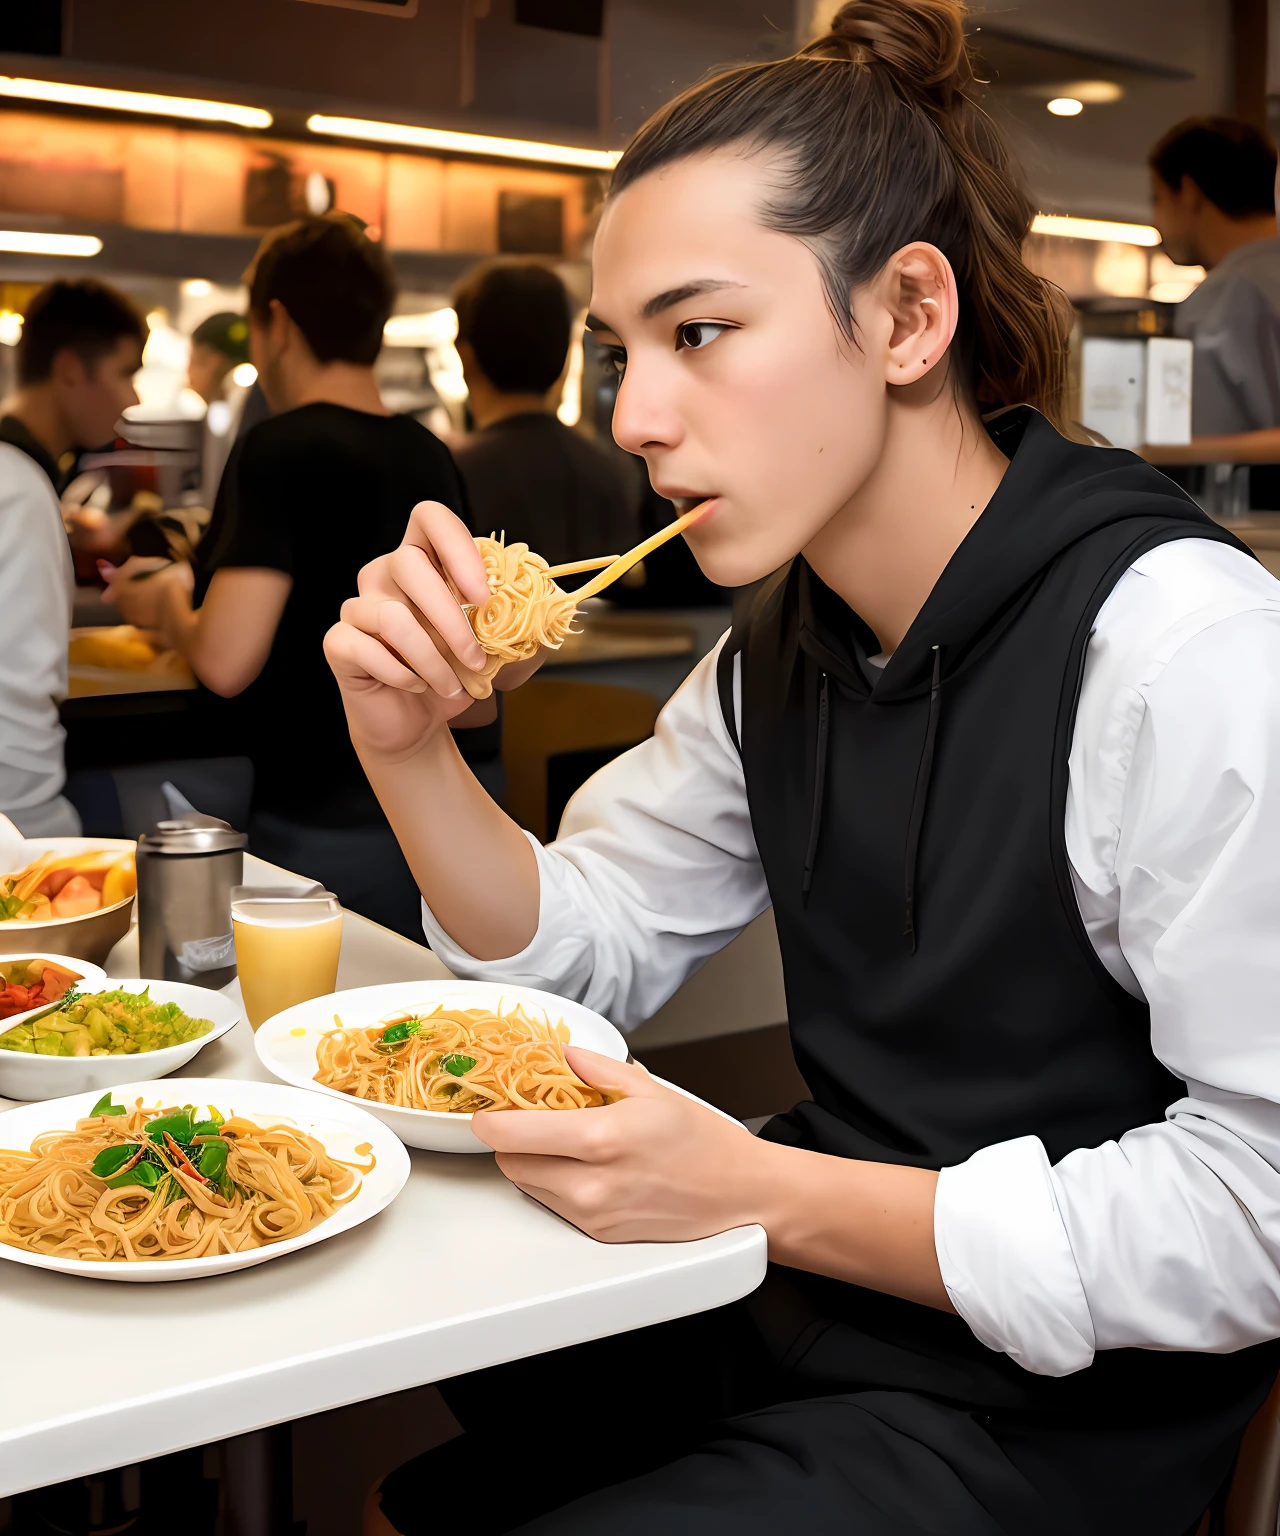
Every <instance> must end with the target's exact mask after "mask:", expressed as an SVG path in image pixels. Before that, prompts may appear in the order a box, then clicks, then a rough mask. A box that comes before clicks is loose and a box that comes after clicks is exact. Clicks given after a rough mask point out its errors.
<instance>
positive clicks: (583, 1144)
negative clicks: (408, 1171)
mask: <svg viewBox="0 0 1280 1536" xmlns="http://www.w3.org/2000/svg"><path fill="white" fill-rule="evenodd" d="M613 1107H614V1106H606V1107H605V1108H604V1109H499V1110H486V1111H480V1112H478V1113H477V1114H475V1115H474V1116H473V1117H472V1120H471V1129H472V1130H473V1131H474V1132H475V1133H476V1135H477V1136H478V1137H479V1138H480V1140H481V1141H483V1142H484V1144H485V1145H486V1146H488V1147H492V1148H493V1150H494V1151H495V1152H528V1153H533V1154H536V1155H537V1156H538V1157H541V1158H545V1157H567V1158H576V1159H578V1160H580V1161H584V1162H600V1161H603V1160H604V1159H606V1158H608V1157H610V1156H613V1155H616V1150H617V1148H618V1147H619V1146H620V1144H621V1142H620V1138H619V1135H618V1132H617V1129H616V1127H614V1126H613V1125H612V1124H605V1123H604V1122H605V1121H608V1120H610V1119H611V1114H612V1109H613Z"/></svg>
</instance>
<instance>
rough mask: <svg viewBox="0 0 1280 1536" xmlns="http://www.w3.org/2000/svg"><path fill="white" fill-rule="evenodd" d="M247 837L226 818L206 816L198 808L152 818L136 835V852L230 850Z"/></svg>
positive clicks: (182, 852)
mask: <svg viewBox="0 0 1280 1536" xmlns="http://www.w3.org/2000/svg"><path fill="white" fill-rule="evenodd" d="M248 841H249V839H248V837H247V836H246V835H245V833H243V832H237V831H236V829H235V828H234V827H233V826H232V825H231V823H230V822H227V821H220V820H219V819H218V818H217V817H216V816H206V815H204V814H203V812H201V811H191V812H190V813H189V814H187V815H185V816H175V817H173V818H172V819H171V820H169V821H158V822H156V824H155V826H154V827H152V829H151V830H150V832H144V833H143V834H142V836H141V837H140V838H139V839H138V852H139V853H164V854H193V853H232V852H234V851H235V850H236V849H237V848H243V847H245V845H246V844H247V843H248Z"/></svg>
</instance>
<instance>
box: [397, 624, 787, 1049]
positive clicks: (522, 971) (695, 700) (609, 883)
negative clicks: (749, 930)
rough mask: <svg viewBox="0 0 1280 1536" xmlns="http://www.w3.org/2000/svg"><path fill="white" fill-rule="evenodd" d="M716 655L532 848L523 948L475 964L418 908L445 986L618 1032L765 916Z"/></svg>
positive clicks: (765, 900)
mask: <svg viewBox="0 0 1280 1536" xmlns="http://www.w3.org/2000/svg"><path fill="white" fill-rule="evenodd" d="M723 643H724V642H723V641H721V645H723ZM719 650H720V647H719V646H717V647H716V649H715V650H714V651H713V652H712V653H711V654H710V655H709V656H707V657H705V658H704V659H703V661H701V662H700V663H699V664H698V666H697V667H696V668H695V669H694V671H693V672H692V673H691V674H690V675H689V677H688V678H687V679H686V680H685V682H684V684H683V685H682V686H681V688H680V689H679V690H678V691H677V692H676V694H675V695H674V696H673V697H672V698H671V700H670V701H669V702H668V704H667V705H666V707H665V708H664V709H663V711H662V713H661V715H660V716H659V718H658V724H657V729H656V731H655V733H654V735H653V736H652V737H651V738H650V739H649V740H648V741H646V742H643V743H642V744H641V745H640V746H638V747H634V748H633V749H632V750H631V751H630V752H626V753H624V754H623V755H622V756H621V757H619V758H617V759H615V760H614V761H613V762H612V763H609V764H608V765H607V766H606V767H604V768H602V769H601V770H600V771H599V772H598V773H597V774H595V776H594V777H593V778H591V779H589V780H588V781H587V783H586V784H585V785H583V787H582V788H581V789H580V790H579V791H578V793H577V794H576V795H575V796H574V797H573V799H572V800H571V801H570V803H569V806H568V808H567V810H566V811H565V815H564V820H563V823H562V825H561V830H560V836H559V837H558V838H557V839H556V841H555V842H553V843H550V844H548V846H546V847H545V848H544V847H542V846H541V845H540V844H539V843H538V842H537V840H536V839H534V838H532V837H531V838H530V842H531V843H533V846H534V849H535V852H536V853H537V858H538V875H539V887H540V895H539V910H538V928H537V932H536V933H535V934H534V937H533V939H532V940H531V942H530V943H529V945H528V946H527V947H526V948H525V949H523V950H522V951H521V952H520V953H519V954H517V955H512V956H510V957H508V958H507V959H503V960H494V961H487V962H486V961H480V960H477V959H475V958H474V957H473V956H472V955H469V954H467V953H466V951H464V950H461V949H460V948H459V947H458V946H457V945H456V944H455V943H454V942H453V941H452V940H451V939H450V938H449V936H448V934H446V933H445V932H444V931H443V930H442V929H441V927H440V926H439V924H438V923H437V922H436V921H435V919H434V917H433V916H432V914H431V912H430V910H429V909H428V908H426V906H425V904H424V907H423V928H424V931H425V932H426V935H427V939H428V941H429V943H430V945H431V948H432V949H433V950H434V951H435V953H436V954H437V955H439V957H440V958H441V960H443V961H444V963H445V964H446V965H447V966H448V967H449V968H450V970H452V971H453V972H454V973H455V974H456V975H459V976H466V977H469V978H472V979H475V980H488V979H493V980H501V981H505V982H512V983H520V984H523V985H526V986H536V987H543V988H546V989H547V990H549V991H552V992H557V993H559V994H560V995H561V996H563V997H569V998H573V999H574V1000H575V1001H577V1002H581V1003H584V1004H585V1005H586V1006H587V1007H588V1008H594V1009H595V1010H596V1011H597V1012H598V1013H601V1014H604V1015H605V1016H606V1017H607V1018H609V1019H611V1020H613V1022H614V1023H615V1024H618V1025H619V1026H620V1027H622V1028H627V1027H629V1026H634V1025H636V1024H640V1023H643V1021H644V1020H645V1019H647V1018H650V1017H652V1015H653V1014H655V1013H656V1012H657V1011H658V1009H659V1008H660V1007H661V1006H662V1004H663V1003H665V1002H666V1000H667V999H668V998H669V997H670V996H671V994H672V993H673V992H674V991H675V990H676V989H677V987H679V986H680V984H681V983H682V982H683V981H684V980H685V979H686V978H687V977H688V976H690V975H691V974H692V973H693V972H694V971H696V970H697V969H698V967H699V966H700V965H701V964H702V963H703V962H704V961H705V960H706V959H708V958H709V957H710V956H711V955H713V954H715V953H716V951H717V950H720V949H723V947H724V946H725V945H726V944H727V943H728V942H729V941H730V939H732V938H734V937H735V936H736V935H737V934H738V933H739V932H740V931H741V930H742V929H743V928H745V927H746V925H747V924H748V923H749V922H750V921H751V920H752V918H754V917H757V916H758V915H759V914H760V913H761V912H762V911H763V910H764V909H765V907H766V906H767V905H768V902H769V896H768V890H767V887H766V885H765V880H764V873H763V871H762V869H761V867H760V858H759V855H758V853H757V852H756V846H755V838H754V836H753V834H752V831H751V816H750V812H749V810H748V808H747V794H746V785H745V783H744V780H743V775H742V763H741V760H740V758H739V757H738V753H737V750H736V749H735V747H734V746H733V743H732V742H731V740H730V739H729V734H728V731H727V730H726V728H725V724H724V720H723V717H722V714H721V709H720V700H719V694H718V690H717V687H716V662H717V658H718V655H719Z"/></svg>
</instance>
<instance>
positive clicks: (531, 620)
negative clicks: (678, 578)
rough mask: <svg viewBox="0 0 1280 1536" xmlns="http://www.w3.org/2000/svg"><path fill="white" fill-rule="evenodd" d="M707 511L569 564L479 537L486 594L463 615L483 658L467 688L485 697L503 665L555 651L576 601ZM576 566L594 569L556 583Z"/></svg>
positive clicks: (568, 627)
mask: <svg viewBox="0 0 1280 1536" xmlns="http://www.w3.org/2000/svg"><path fill="white" fill-rule="evenodd" d="M706 510H707V507H706V505H705V504H704V505H702V506H698V507H695V508H694V509H693V510H692V511H691V512H686V513H684V515H683V516H682V517H678V518H676V520H675V522H673V523H668V524H667V526H666V527H665V528H660V529H659V530H658V531H657V533H655V534H651V535H650V536H649V538H647V539H645V540H644V541H643V542H642V543H640V544H637V545H636V547H635V548H634V549H631V550H628V551H627V553H626V554H625V555H616V556H615V555H602V556H600V557H599V558H597V559H594V560H577V561H573V562H571V563H570V564H568V565H555V566H552V565H548V564H547V562H546V561H545V560H544V559H543V558H542V556H541V555H536V554H534V552H533V551H532V550H531V549H530V548H529V546H528V545H527V544H522V543H518V542H517V543H513V544H508V543H507V542H506V538H505V536H504V537H499V536H498V535H497V534H492V535H490V537H489V538H487V539H484V538H478V539H477V540H476V548H477V549H478V550H479V551H480V557H481V559H482V560H483V561H484V573H485V578H486V580H487V581H488V583H489V596H488V599H487V600H486V601H485V602H483V603H477V604H476V605H475V606H474V607H472V608H471V609H470V610H469V611H468V614H467V617H468V619H469V621H470V624H471V628H472V631H473V632H474V634H475V637H476V639H477V640H479V642H480V644H481V647H482V648H483V649H484V652H485V654H486V656H487V658H488V659H487V660H486V662H485V664H484V666H483V667H481V668H480V670H479V671H478V672H474V673H470V674H468V675H464V677H463V683H464V685H465V686H466V688H467V690H468V691H469V692H470V693H471V695H472V696H473V697H474V698H482V699H483V698H488V697H489V695H490V694H491V693H492V692H493V678H494V677H495V675H496V674H497V673H498V672H499V671H500V670H501V669H502V668H503V667H505V666H509V665H510V664H511V663H512V662H518V661H532V660H533V658H534V657H535V656H536V655H537V654H538V652H539V651H540V650H549V651H558V650H559V649H560V647H561V646H562V645H563V644H564V642H565V640H566V639H568V637H569V636H570V635H571V634H573V633H574V632H575V631H574V629H573V620H574V616H575V615H576V613H577V611H578V608H579V605H580V604H582V603H584V602H586V600H587V599H588V598H589V597H595V596H596V595H597V593H600V592H603V591H604V589H605V588H606V587H608V586H611V585H612V584H613V583H614V582H615V581H617V580H618V579H619V577H622V576H625V575H626V573H627V572H628V571H629V570H630V569H631V567H632V566H633V565H638V564H639V562H640V561H641V560H643V559H644V558H645V556H646V555H650V554H652V553H653V551H654V550H655V549H658V548H659V547H660V546H661V545H663V544H665V543H666V542H667V540H668V539H671V538H674V537H675V536H676V534H678V533H683V532H684V530H685V529H686V528H688V527H689V526H690V525H691V524H692V523H695V522H697V520H698V519H699V518H700V517H701V516H702V515H703V513H704V512H705V511H706ZM579 571H597V572H599V574H598V575H596V576H593V577H592V578H591V580H590V581H588V582H586V583H585V585H583V586H581V587H579V588H578V589H577V590H576V591H574V592H566V591H564V590H563V588H561V587H559V586H557V585H556V580H555V578H556V577H557V576H571V575H575V574H576V573H577V572H579Z"/></svg>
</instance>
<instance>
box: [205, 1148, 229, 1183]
mask: <svg viewBox="0 0 1280 1536" xmlns="http://www.w3.org/2000/svg"><path fill="white" fill-rule="evenodd" d="M230 1151H231V1148H230V1147H229V1146H228V1145H227V1143H226V1142H225V1141H223V1140H222V1139H221V1138H219V1139H218V1140H217V1141H207V1142H205V1144H204V1146H203V1148H202V1149H201V1152H200V1158H199V1161H198V1162H197V1163H196V1167H197V1168H198V1169H199V1170H200V1177H201V1178H204V1179H208V1181H209V1182H210V1184H217V1183H219V1182H220V1181H221V1179H222V1176H223V1174H224V1173H226V1171H227V1157H228V1155H229V1154H230Z"/></svg>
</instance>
